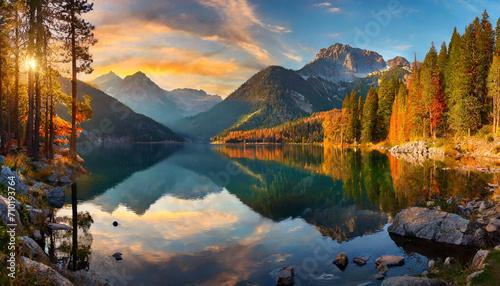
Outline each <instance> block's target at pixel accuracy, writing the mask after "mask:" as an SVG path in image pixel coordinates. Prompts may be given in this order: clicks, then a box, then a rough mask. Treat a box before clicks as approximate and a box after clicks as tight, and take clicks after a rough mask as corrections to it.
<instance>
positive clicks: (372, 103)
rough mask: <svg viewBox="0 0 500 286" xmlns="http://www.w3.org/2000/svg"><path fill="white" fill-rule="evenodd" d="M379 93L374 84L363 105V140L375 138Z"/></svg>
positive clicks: (367, 140) (366, 141) (370, 140)
mask: <svg viewBox="0 0 500 286" xmlns="http://www.w3.org/2000/svg"><path fill="white" fill-rule="evenodd" d="M377 110H378V94H377V90H376V89H375V88H374V87H373V86H372V87H370V91H369V92H368V95H367V96H366V102H365V105H364V107H363V117H362V122H361V141H362V142H364V143H368V142H372V141H373V140H374V138H375V127H376V125H377Z"/></svg>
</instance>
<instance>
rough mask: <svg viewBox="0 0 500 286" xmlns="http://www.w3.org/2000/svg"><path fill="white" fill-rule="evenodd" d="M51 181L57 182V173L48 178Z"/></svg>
mask: <svg viewBox="0 0 500 286" xmlns="http://www.w3.org/2000/svg"><path fill="white" fill-rule="evenodd" d="M47 181H48V182H49V183H57V174H52V175H50V177H49V178H48V179H47Z"/></svg>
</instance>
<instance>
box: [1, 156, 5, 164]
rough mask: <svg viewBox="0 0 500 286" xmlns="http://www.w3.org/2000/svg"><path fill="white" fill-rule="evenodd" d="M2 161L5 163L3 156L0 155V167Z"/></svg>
mask: <svg viewBox="0 0 500 286" xmlns="http://www.w3.org/2000/svg"><path fill="white" fill-rule="evenodd" d="M3 161H5V156H2V155H0V165H2V164H3Z"/></svg>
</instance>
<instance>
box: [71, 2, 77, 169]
mask: <svg viewBox="0 0 500 286" xmlns="http://www.w3.org/2000/svg"><path fill="white" fill-rule="evenodd" d="M72 13H73V15H72V22H71V64H72V67H71V68H72V70H71V73H72V77H71V139H70V155H71V158H72V159H74V160H76V103H77V82H76V35H75V33H76V29H75V24H74V22H75V15H74V12H72Z"/></svg>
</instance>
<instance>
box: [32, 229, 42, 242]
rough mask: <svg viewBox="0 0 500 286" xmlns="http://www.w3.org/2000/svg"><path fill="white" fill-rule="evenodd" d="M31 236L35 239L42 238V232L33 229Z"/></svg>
mask: <svg viewBox="0 0 500 286" xmlns="http://www.w3.org/2000/svg"><path fill="white" fill-rule="evenodd" d="M33 237H34V238H35V239H36V240H42V239H43V237H42V233H41V232H40V231H39V230H35V232H34V233H33Z"/></svg>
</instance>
